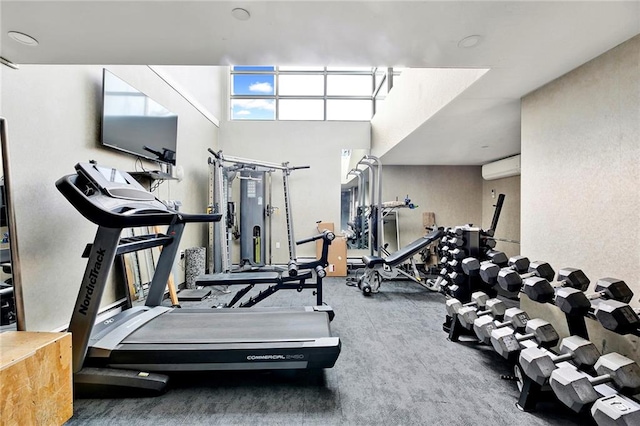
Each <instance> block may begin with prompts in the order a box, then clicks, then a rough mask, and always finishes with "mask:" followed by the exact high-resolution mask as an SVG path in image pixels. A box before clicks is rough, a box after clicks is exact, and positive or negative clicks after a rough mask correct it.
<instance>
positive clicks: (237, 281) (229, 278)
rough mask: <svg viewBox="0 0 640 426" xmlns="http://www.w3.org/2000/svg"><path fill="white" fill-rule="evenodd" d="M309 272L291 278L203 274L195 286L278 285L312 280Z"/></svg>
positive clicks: (273, 274) (261, 274)
mask: <svg viewBox="0 0 640 426" xmlns="http://www.w3.org/2000/svg"><path fill="white" fill-rule="evenodd" d="M312 276H313V275H312V274H311V272H306V273H304V274H300V275H297V276H295V277H291V276H289V275H282V274H281V273H280V272H276V271H262V272H260V271H258V272H221V273H217V274H204V275H200V276H199V277H198V278H196V286H201V287H208V286H212V285H242V284H245V285H246V284H278V283H283V282H290V281H300V280H306V279H310V278H312Z"/></svg>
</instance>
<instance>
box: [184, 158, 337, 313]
mask: <svg viewBox="0 0 640 426" xmlns="http://www.w3.org/2000/svg"><path fill="white" fill-rule="evenodd" d="M209 152H210V153H211V154H212V155H213V158H209V164H210V165H211V167H212V175H213V176H214V184H215V185H214V186H215V189H214V190H213V191H212V193H213V194H212V195H213V196H214V198H215V201H214V202H213V208H214V211H215V212H216V213H220V214H221V215H222V217H223V218H224V219H226V218H227V203H226V201H225V200H228V199H229V197H228V195H227V196H226V197H225V196H224V194H225V186H226V187H227V191H228V193H230V189H229V188H228V185H227V184H228V180H225V178H224V174H225V173H224V168H225V167H224V164H223V163H232V164H233V165H239V166H243V167H244V166H247V167H253V168H261V169H269V170H281V171H282V179H283V186H284V202H285V213H286V220H287V237H288V241H289V262H288V264H287V268H286V270H284V269H283V268H277V267H273V266H266V267H262V268H259V269H252V270H249V271H246V270H238V271H232V270H231V259H230V248H229V242H230V239H231V234H230V227H229V226H225V225H223V224H222V221H221V222H218V223H217V224H216V226H217V228H216V232H215V234H216V235H217V236H218V237H217V236H216V235H214V236H213V245H214V250H213V251H214V252H215V251H216V250H215V248H217V252H219V253H220V254H221V256H216V257H217V258H221V259H220V260H221V264H220V270H221V271H222V272H216V273H211V274H206V275H202V276H200V277H199V278H198V279H197V280H196V285H203V286H212V285H215V286H229V285H245V287H244V288H242V289H240V290H238V291H237V292H236V294H235V295H234V296H233V297H232V299H231V300H230V301H229V302H228V303H226V304H224V305H223V307H233V306H234V305H235V304H236V303H238V307H241V308H244V307H251V306H254V305H255V304H257V303H258V302H260V301H261V300H264V299H265V298H267V297H269V296H270V295H272V294H273V293H275V292H277V291H279V290H297V291H302V290H303V289H312V290H314V295H315V296H316V305H317V306H321V305H323V304H324V302H323V300H322V297H323V291H322V280H323V278H324V277H325V276H326V271H325V270H324V268H325V267H326V266H327V265H326V264H324V263H326V262H325V260H326V254H327V253H324V250H325V248H324V247H323V257H322V258H321V259H319V260H316V261H314V262H307V263H305V267H304V269H306V270H307V272H305V273H299V272H298V260H297V255H296V244H297V243H296V241H295V239H294V231H293V218H292V214H291V200H290V193H289V175H290V174H291V171H293V170H297V169H307V168H309V166H296V167H292V166H289V163H287V162H285V163H282V164H275V163H267V162H264V161H258V160H249V159H244V158H238V157H231V156H223V155H222V151H218V152H214V151H213V150H211V149H209ZM228 193H227V194H228ZM221 195H222V196H221ZM270 203H271V201H269V204H270ZM269 208H270V207H269ZM223 227H226V231H223V229H224V228H223ZM320 232H322V230H320ZM222 236H224V237H222ZM269 238H271V230H269ZM214 256H215V253H214ZM323 259H325V260H323ZM310 270H312V271H314V272H315V282H306V280H310V279H312V278H313V275H312V273H311V272H310ZM256 284H269V287H267V289H265V290H263V291H261V292H260V293H259V294H257V295H256V296H254V297H250V298H249V299H248V300H247V301H244V302H242V303H240V299H241V298H243V297H244V296H245V295H247V293H248V292H249V291H250V290H251V289H253V287H254V286H255V285H256ZM327 308H328V311H330V307H327Z"/></svg>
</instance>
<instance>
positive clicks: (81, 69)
mask: <svg viewBox="0 0 640 426" xmlns="http://www.w3.org/2000/svg"><path fill="white" fill-rule="evenodd" d="M107 68H109V69H110V70H111V71H113V72H114V73H115V74H116V75H118V76H119V77H120V78H122V79H124V80H125V81H127V82H128V83H129V84H131V85H132V86H134V87H136V88H137V89H139V90H141V91H143V92H145V93H146V94H148V95H149V96H151V97H153V98H154V99H155V100H157V101H158V102H160V103H161V104H163V105H165V106H166V107H167V108H169V109H171V110H172V111H174V112H176V113H177V114H178V116H179V119H178V150H177V163H178V165H180V166H182V167H183V169H184V175H185V178H184V180H183V181H182V182H177V181H167V182H165V183H163V184H162V185H160V187H159V189H158V190H157V196H158V198H160V199H174V200H176V199H177V200H181V201H182V203H183V210H184V211H191V212H204V211H205V210H206V206H207V189H206V188H207V179H208V168H207V161H206V157H207V155H206V148H207V147H210V146H213V147H215V146H216V144H217V133H218V128H217V127H216V126H215V125H213V123H211V122H210V121H208V120H207V119H205V118H204V117H203V116H202V114H200V113H199V112H197V111H196V110H195V109H194V108H193V106H191V104H189V103H188V102H187V101H186V100H185V99H184V98H183V97H182V96H180V95H179V94H178V93H177V92H175V91H174V90H173V89H171V88H170V87H169V86H167V84H166V83H165V82H164V81H162V80H161V79H160V78H159V77H158V76H157V75H156V74H155V73H154V72H153V71H152V70H150V69H149V68H148V67H146V66H109V67H107ZM101 79H102V67H101V66H22V67H20V70H19V71H17V72H12V73H8V72H7V73H4V75H3V83H4V84H3V92H2V101H3V112H4V113H5V116H6V117H7V120H8V122H9V126H10V131H11V134H10V140H11V155H12V159H11V161H12V174H13V181H14V193H15V201H16V203H15V204H16V216H17V219H16V222H17V226H18V238H19V243H20V259H21V266H22V275H23V287H24V288H23V291H24V303H25V312H26V326H27V329H28V330H45V331H48V330H52V329H56V328H58V327H61V326H65V325H66V324H67V323H68V321H69V318H70V315H71V310H72V308H73V304H74V303H75V299H76V296H77V292H78V288H79V286H80V281H81V279H82V274H83V272H84V268H85V265H86V260H85V259H82V258H81V257H80V255H81V254H82V250H83V248H84V246H85V244H86V243H89V242H91V241H93V237H94V233H95V229H96V227H95V226H94V225H92V224H91V223H89V222H88V221H87V220H86V219H84V218H83V217H82V216H80V214H79V213H78V212H77V211H76V210H75V209H74V208H73V207H72V206H71V205H70V204H69V203H68V202H67V201H66V200H65V199H64V197H62V195H61V194H60V193H59V192H58V191H57V190H56V188H55V186H54V183H55V181H56V180H57V179H58V178H60V177H61V176H63V175H66V174H70V173H73V170H74V169H73V167H74V165H75V164H76V163H77V162H80V161H89V160H97V161H98V162H99V163H102V164H108V165H111V166H113V167H118V168H122V169H124V170H127V171H131V170H135V169H136V164H135V157H133V156H130V155H127V154H123V153H120V152H117V151H114V150H110V149H107V148H103V147H101V146H100V144H99V142H98V141H99V138H100V136H99V129H100V99H101V85H102V80H101ZM203 84H207V83H206V82H203ZM198 152H199V153H201V155H198V154H197V153H198ZM144 166H145V167H146V168H148V169H157V168H158V165H157V164H152V163H145V164H144ZM138 170H139V168H138ZM205 242H206V229H205V227H204V226H203V225H193V226H191V227H187V229H186V231H185V234H184V236H183V241H182V244H181V246H182V247H183V248H184V247H191V246H204V245H205ZM176 269H177V271H178V272H179V273H181V274H182V275H183V272H182V271H181V269H180V268H176ZM182 279H183V278H182V277H177V278H176V281H177V282H181V281H182ZM114 298H115V291H114V290H113V288H110V289H108V291H107V293H106V294H105V297H104V298H103V302H104V303H110V302H112V301H113V300H114Z"/></svg>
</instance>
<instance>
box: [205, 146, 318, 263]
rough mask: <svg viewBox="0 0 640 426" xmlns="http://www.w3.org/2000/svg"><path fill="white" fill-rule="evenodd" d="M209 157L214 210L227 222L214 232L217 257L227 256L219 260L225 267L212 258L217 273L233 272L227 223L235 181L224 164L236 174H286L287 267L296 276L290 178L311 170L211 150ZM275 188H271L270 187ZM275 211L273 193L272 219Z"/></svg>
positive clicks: (283, 181)
mask: <svg viewBox="0 0 640 426" xmlns="http://www.w3.org/2000/svg"><path fill="white" fill-rule="evenodd" d="M208 151H209V153H211V155H212V156H213V158H212V157H209V165H210V167H211V168H212V176H213V190H212V194H213V197H212V198H213V210H214V212H215V213H220V214H222V218H223V220H222V221H220V222H218V223H217V224H216V227H217V229H216V230H215V232H214V236H213V240H212V241H213V247H214V250H212V252H213V253H215V252H216V249H217V251H218V252H220V253H221V254H223V256H217V257H219V258H220V260H221V264H220V265H219V268H218V265H215V260H216V259H215V257H216V256H215V255H214V256H213V257H212V259H211V261H212V266H213V267H214V270H215V271H217V272H231V269H232V268H231V266H232V263H231V248H230V242H231V238H232V236H231V231H230V227H229V226H228V224H226V225H224V224H223V221H224V222H225V223H226V222H227V220H228V216H227V215H228V205H227V202H228V201H229V200H230V198H231V188H230V185H231V181H232V180H230V179H228V178H225V173H224V172H225V170H224V169H225V167H224V163H229V164H232V165H233V167H234V168H235V170H241V169H248V170H254V171H264V172H272V171H275V170H281V171H282V183H283V187H284V205H285V216H286V221H287V241H288V246H289V263H288V265H287V271H288V272H289V274H290V275H292V276H295V270H296V264H297V255H296V244H295V237H294V232H293V217H292V214H291V201H290V200H291V196H290V192H289V175H290V174H291V172H292V171H293V170H299V169H308V168H309V166H289V163H288V162H283V163H281V164H277V163H269V162H266V161H260V160H251V159H246V158H240V157H233V156H228V155H226V156H225V155H223V154H222V151H218V152H215V151H213V150H212V149H211V148H209V150H208ZM269 186H271V185H269ZM271 208H272V206H271V191H269V204H268V205H267V212H268V213H267V214H268V215H269V216H270V212H269V210H270V209H271ZM223 226H226V230H225V232H223V231H222V227H223ZM222 235H225V236H226V238H220V237H221V236H222ZM268 238H269V256H270V257H271V223H270V221H269V237H268Z"/></svg>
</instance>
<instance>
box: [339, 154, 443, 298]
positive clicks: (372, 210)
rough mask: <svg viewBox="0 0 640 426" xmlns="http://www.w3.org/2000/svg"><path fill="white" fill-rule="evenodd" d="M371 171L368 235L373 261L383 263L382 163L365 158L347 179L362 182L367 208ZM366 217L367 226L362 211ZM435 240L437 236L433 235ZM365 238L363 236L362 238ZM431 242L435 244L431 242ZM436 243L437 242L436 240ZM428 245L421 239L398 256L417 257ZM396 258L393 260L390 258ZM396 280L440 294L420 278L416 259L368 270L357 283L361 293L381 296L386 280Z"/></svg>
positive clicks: (360, 193) (361, 198) (360, 189)
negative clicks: (366, 182)
mask: <svg viewBox="0 0 640 426" xmlns="http://www.w3.org/2000/svg"><path fill="white" fill-rule="evenodd" d="M360 166H364V167H366V169H360V168H358V167H360ZM367 169H368V170H369V182H370V185H369V200H370V204H369V212H368V214H369V215H370V216H371V218H372V220H371V226H370V227H369V233H368V242H369V253H370V257H369V258H376V259H378V258H379V259H381V258H382V254H383V253H384V252H385V250H384V243H383V229H384V224H383V222H384V216H385V214H384V207H383V203H382V162H381V161H380V159H379V158H377V157H375V156H373V155H365V156H364V157H362V158H361V159H360V160H359V161H358V162H357V163H356V166H355V167H354V168H353V169H351V170H349V172H347V176H349V175H355V176H356V177H357V178H358V198H359V201H360V203H361V206H362V207H364V192H365V191H364V178H363V177H362V173H364V171H365V170H367ZM362 214H363V223H364V218H365V217H366V216H367V212H366V211H365V209H364V208H363V209H362ZM433 236H435V234H434V235H433ZM360 237H361V238H362V235H360ZM429 241H431V240H429ZM434 241H435V240H434ZM425 242H427V241H426V240H424V238H420V239H419V240H416V241H414V242H412V243H411V244H409V245H407V246H405V247H404V248H399V249H398V251H396V252H395V253H398V254H400V252H402V251H403V249H406V250H410V252H411V253H414V254H415V253H417V252H420V251H421V250H423V249H424V248H426V247H428V246H429V244H430V243H431V242H429V244H426V246H425V247H423V246H424V243H425ZM416 246H420V247H423V248H420V250H418V251H417V252H415V248H416ZM389 257H390V258H392V256H389ZM405 260H409V265H410V268H411V272H413V273H409V272H407V271H405V270H404V269H403V268H402V265H403V264H405V263H404V262H405ZM396 278H406V279H409V280H411V281H413V282H415V283H417V284H420V285H421V286H423V287H425V288H427V289H429V290H432V291H433V290H436V289H435V288H433V287H432V286H431V285H430V283H429V282H428V281H427V282H425V281H423V280H422V279H421V278H420V274H419V272H418V268H417V265H416V263H415V259H414V258H413V255H411V256H409V257H408V258H403V259H402V260H401V262H400V263H395V261H394V262H392V264H391V263H389V264H387V263H384V262H381V263H378V264H376V266H375V267H373V268H366V267H365V270H364V272H363V274H362V275H361V276H360V277H356V281H357V282H358V286H359V287H360V288H361V289H364V288H367V289H368V290H370V291H364V290H363V292H364V293H365V294H371V293H377V292H378V289H379V287H380V284H381V282H382V281H383V280H392V279H396ZM363 281H367V282H368V284H367V285H366V286H361V284H362V282H363ZM347 283H348V284H350V285H351V283H352V280H349V279H347Z"/></svg>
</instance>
